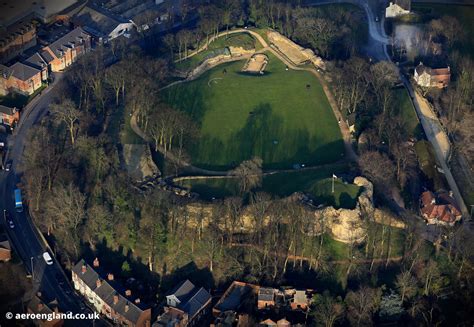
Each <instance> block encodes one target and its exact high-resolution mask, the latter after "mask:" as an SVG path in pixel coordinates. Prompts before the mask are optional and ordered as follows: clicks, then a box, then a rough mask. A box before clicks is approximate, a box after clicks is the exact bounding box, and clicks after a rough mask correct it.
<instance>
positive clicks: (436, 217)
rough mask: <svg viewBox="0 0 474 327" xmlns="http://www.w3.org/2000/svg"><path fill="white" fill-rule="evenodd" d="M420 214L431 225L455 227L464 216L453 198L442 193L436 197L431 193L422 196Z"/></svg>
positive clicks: (427, 192) (424, 193)
mask: <svg viewBox="0 0 474 327" xmlns="http://www.w3.org/2000/svg"><path fill="white" fill-rule="evenodd" d="M420 212H421V215H422V216H423V218H425V220H426V223H427V224H429V225H431V224H436V225H448V226H453V225H454V224H455V223H456V222H457V221H459V220H460V219H461V216H462V215H461V211H460V210H459V208H458V207H457V204H456V201H455V200H454V199H453V198H452V197H451V196H449V195H448V194H445V193H442V194H439V195H438V196H437V197H436V196H435V195H434V194H433V192H430V191H426V192H423V193H422V194H421V198H420Z"/></svg>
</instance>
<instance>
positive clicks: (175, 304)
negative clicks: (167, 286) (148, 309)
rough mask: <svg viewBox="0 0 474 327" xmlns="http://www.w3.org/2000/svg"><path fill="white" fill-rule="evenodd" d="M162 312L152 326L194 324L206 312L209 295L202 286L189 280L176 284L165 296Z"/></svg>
mask: <svg viewBox="0 0 474 327" xmlns="http://www.w3.org/2000/svg"><path fill="white" fill-rule="evenodd" d="M166 304H167V306H166V307H165V308H164V313H163V314H161V315H160V316H158V318H157V320H156V322H155V323H154V324H153V326H167V327H168V326H170V327H184V326H195V325H196V324H197V323H198V321H199V319H200V318H201V317H202V316H203V315H204V314H205V313H206V312H207V309H208V308H209V305H210V304H211V295H210V294H209V292H208V291H206V290H205V289H204V288H203V287H200V288H198V287H196V286H195V285H194V284H193V283H191V282H190V281H189V280H185V281H184V282H182V283H180V284H179V285H177V286H176V287H175V288H174V289H173V290H172V291H171V292H170V293H169V294H168V295H167V296H166Z"/></svg>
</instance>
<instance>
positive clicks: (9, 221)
mask: <svg viewBox="0 0 474 327" xmlns="http://www.w3.org/2000/svg"><path fill="white" fill-rule="evenodd" d="M3 218H5V221H6V223H7V224H8V226H9V227H10V228H11V229H13V228H15V224H14V223H13V219H12V215H11V214H10V212H8V211H7V210H5V209H4V210H3Z"/></svg>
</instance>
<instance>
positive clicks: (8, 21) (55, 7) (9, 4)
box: [0, 0, 77, 26]
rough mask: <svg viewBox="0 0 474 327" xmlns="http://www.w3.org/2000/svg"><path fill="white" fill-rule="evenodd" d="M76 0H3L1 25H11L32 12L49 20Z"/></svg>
mask: <svg viewBox="0 0 474 327" xmlns="http://www.w3.org/2000/svg"><path fill="white" fill-rule="evenodd" d="M76 2H77V0H41V1H39V0H38V1H21V0H20V1H12V0H10V1H2V2H0V25H1V26H10V25H12V24H14V23H16V22H17V21H19V20H21V19H23V18H24V17H26V16H28V15H31V14H34V15H36V16H37V17H39V18H41V19H43V20H48V19H50V18H51V17H52V16H54V15H55V14H57V13H58V12H60V11H62V10H64V9H66V8H68V7H70V6H72V5H73V4H75V3H76Z"/></svg>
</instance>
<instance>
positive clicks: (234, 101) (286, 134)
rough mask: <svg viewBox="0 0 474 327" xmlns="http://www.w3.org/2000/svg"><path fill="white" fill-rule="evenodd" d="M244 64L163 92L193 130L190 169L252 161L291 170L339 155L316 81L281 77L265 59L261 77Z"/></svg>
mask: <svg viewBox="0 0 474 327" xmlns="http://www.w3.org/2000/svg"><path fill="white" fill-rule="evenodd" d="M243 65H244V62H243V61H238V62H233V63H228V64H223V65H220V66H218V67H216V68H214V69H212V70H210V71H208V72H206V73H205V74H204V75H203V76H201V77H200V78H199V79H197V80H195V81H192V82H189V83H183V84H179V85H176V86H174V87H171V88H169V89H167V90H166V91H165V92H164V93H163V98H164V99H165V100H166V101H167V102H168V103H170V104H171V105H172V106H174V107H176V108H177V109H180V110H184V111H186V112H188V113H189V114H190V115H191V116H192V118H193V120H194V121H196V122H197V123H198V124H199V125H200V131H201V135H200V138H199V140H198V142H197V144H194V145H191V146H189V147H188V152H189V153H190V155H191V158H192V162H193V164H195V165H196V166H200V167H205V168H212V169H219V170H226V169H229V168H231V167H235V166H236V165H238V164H239V163H240V162H242V161H243V160H247V159H249V158H251V157H253V156H259V157H261V158H262V159H263V165H264V167H265V168H291V167H292V166H293V164H295V163H304V164H306V165H317V164H324V163H330V162H334V161H337V160H339V159H341V158H342V157H343V155H344V145H343V141H342V136H341V133H340V130H339V126H338V123H337V121H336V119H335V117H334V114H333V112H332V110H331V107H330V105H329V102H328V100H327V98H326V96H325V94H324V91H323V89H322V86H321V85H320V83H319V81H318V80H317V79H316V77H314V76H313V75H312V74H310V73H308V72H298V71H292V70H289V71H286V70H285V65H284V64H283V63H282V62H281V61H280V60H278V59H277V58H276V57H274V56H273V55H272V54H269V64H268V66H267V68H266V72H265V74H264V75H261V76H256V75H250V74H244V73H242V72H241V69H242V67H243ZM224 69H225V70H226V71H227V73H224Z"/></svg>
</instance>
